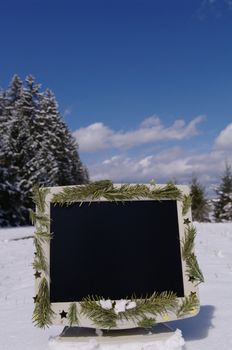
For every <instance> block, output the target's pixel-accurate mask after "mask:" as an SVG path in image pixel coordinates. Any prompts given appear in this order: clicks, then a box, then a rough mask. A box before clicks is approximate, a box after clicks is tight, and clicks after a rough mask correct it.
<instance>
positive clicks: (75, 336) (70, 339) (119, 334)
mask: <svg viewBox="0 0 232 350" xmlns="http://www.w3.org/2000/svg"><path fill="white" fill-rule="evenodd" d="M183 345H184V339H183V338H182V335H181V331H179V330H176V331H173V330H172V329H171V328H170V327H168V326H167V325H166V324H157V325H156V326H154V327H153V328H151V329H149V330H144V329H141V328H133V329H126V330H111V331H105V330H104V331H101V330H95V329H91V328H82V327H65V328H64V330H63V332H62V333H61V334H60V335H59V336H57V337H54V338H52V339H50V341H49V346H50V348H51V349H57V350H59V349H62V350H63V349H79V350H95V349H97V350H118V349H120V350H161V349H162V350H164V349H167V350H181V349H182V347H183Z"/></svg>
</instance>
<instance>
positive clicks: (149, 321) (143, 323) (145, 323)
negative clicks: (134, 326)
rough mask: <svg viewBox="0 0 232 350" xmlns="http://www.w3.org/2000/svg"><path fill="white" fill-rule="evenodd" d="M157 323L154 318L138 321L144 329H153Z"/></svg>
mask: <svg viewBox="0 0 232 350" xmlns="http://www.w3.org/2000/svg"><path fill="white" fill-rule="evenodd" d="M155 323H156V320H155V318H152V317H144V318H143V319H141V320H140V321H138V326H139V327H142V328H152V327H153V326H154V325H155Z"/></svg>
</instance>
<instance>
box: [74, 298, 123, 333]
mask: <svg viewBox="0 0 232 350" xmlns="http://www.w3.org/2000/svg"><path fill="white" fill-rule="evenodd" d="M100 299H101V298H97V297H96V298H94V297H90V296H89V297H87V298H84V299H83V300H82V301H81V302H80V305H81V313H82V314H83V315H85V316H87V317H88V318H90V319H91V320H92V321H93V323H94V325H96V326H97V327H99V328H109V329H110V328H114V327H116V326H117V324H116V320H117V315H116V313H115V312H114V310H113V309H111V310H106V309H103V308H102V307H101V306H100V305H99V303H98V300H100Z"/></svg>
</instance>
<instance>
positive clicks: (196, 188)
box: [190, 176, 210, 222]
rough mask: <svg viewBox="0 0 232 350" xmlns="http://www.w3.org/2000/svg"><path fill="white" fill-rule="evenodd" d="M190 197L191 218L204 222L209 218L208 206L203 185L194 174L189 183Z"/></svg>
mask: <svg viewBox="0 0 232 350" xmlns="http://www.w3.org/2000/svg"><path fill="white" fill-rule="evenodd" d="M190 189H191V197H192V215H193V220H195V221H199V222H204V221H206V222H207V221H210V220H209V210H210V206H209V203H208V200H207V198H206V194H205V188H204V186H203V185H202V184H201V183H200V182H199V180H198V178H197V177H196V176H193V178H192V181H191V184H190Z"/></svg>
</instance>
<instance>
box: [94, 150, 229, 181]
mask: <svg viewBox="0 0 232 350" xmlns="http://www.w3.org/2000/svg"><path fill="white" fill-rule="evenodd" d="M225 160H227V162H228V163H232V154H231V152H228V151H225V150H216V149H212V150H211V151H209V152H208V153H203V154H197V153H195V154H193V153H191V152H190V151H188V150H183V149H181V148H180V147H175V148H169V149H166V150H163V151H160V152H159V153H158V154H155V155H152V154H148V155H144V156H142V157H136V156H130V157H129V156H128V155H123V154H120V155H117V156H113V157H111V158H108V159H105V160H104V161H103V162H99V163H95V164H93V165H91V166H90V167H89V171H90V176H91V179H92V180H99V179H106V178H107V179H111V180H113V181H114V182H127V181H128V182H149V181H150V180H151V179H155V180H156V181H158V182H161V183H162V182H167V181H168V180H174V179H175V180H177V181H178V182H179V183H186V182H189V181H190V179H191V177H192V175H193V174H196V175H197V176H199V178H200V180H201V181H202V182H203V183H210V184H212V183H215V182H218V179H219V177H220V176H221V174H222V172H223V171H224V169H225Z"/></svg>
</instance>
